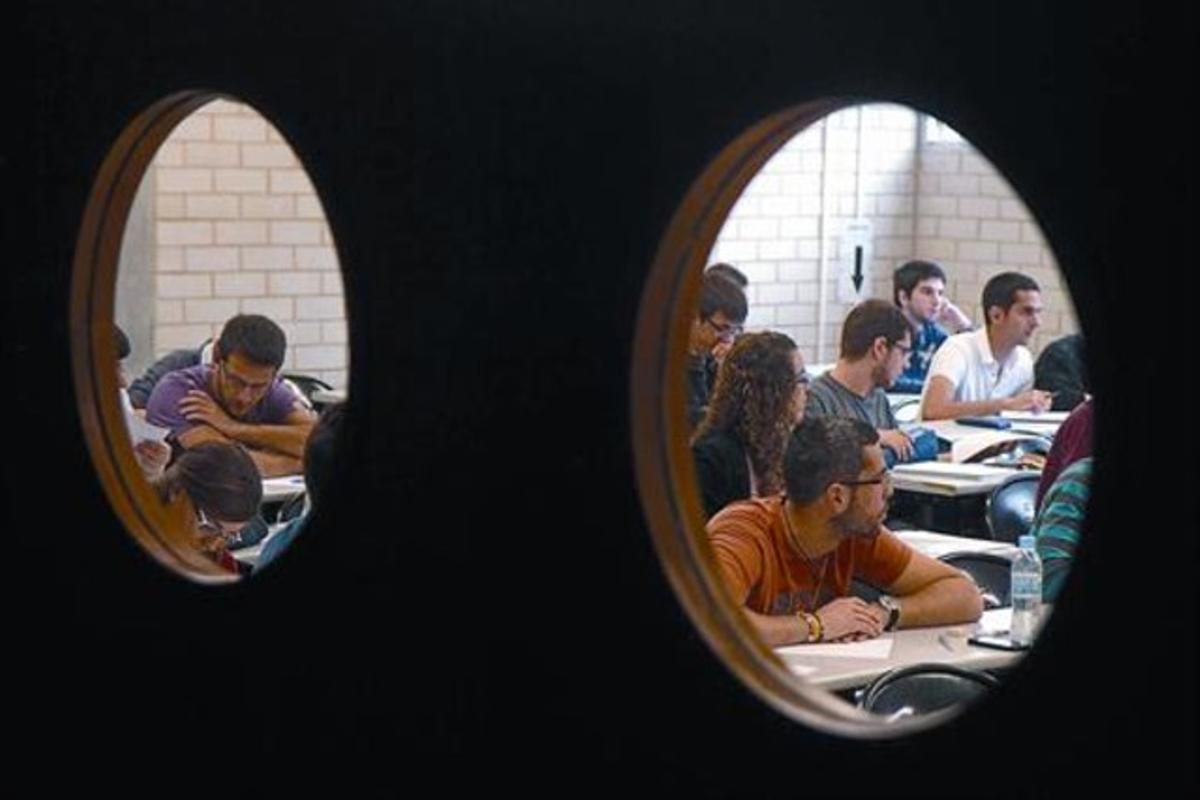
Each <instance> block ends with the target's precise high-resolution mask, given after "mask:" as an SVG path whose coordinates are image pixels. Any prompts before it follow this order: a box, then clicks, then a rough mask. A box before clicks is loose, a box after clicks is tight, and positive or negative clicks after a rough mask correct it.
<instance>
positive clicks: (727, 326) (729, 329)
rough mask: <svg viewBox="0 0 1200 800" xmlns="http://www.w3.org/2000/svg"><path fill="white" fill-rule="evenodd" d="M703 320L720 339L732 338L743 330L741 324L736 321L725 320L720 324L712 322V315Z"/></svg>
mask: <svg viewBox="0 0 1200 800" xmlns="http://www.w3.org/2000/svg"><path fill="white" fill-rule="evenodd" d="M704 321H705V322H707V323H708V324H709V325H710V326H711V327H712V329H713V330H714V331H716V332H717V337H718V338H720V339H734V338H736V337H738V336H740V335H741V333H742V330H743V328H742V326H741V325H739V324H738V323H736V322H725V323H722V324H721V325H718V324H717V323H715V322H713V318H712V317H709V318H707V319H706V320H704Z"/></svg>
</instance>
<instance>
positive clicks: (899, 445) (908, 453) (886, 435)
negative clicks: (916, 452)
mask: <svg viewBox="0 0 1200 800" xmlns="http://www.w3.org/2000/svg"><path fill="white" fill-rule="evenodd" d="M879 444H880V445H881V446H883V447H888V448H891V449H892V451H894V452H895V453H896V460H897V461H908V460H909V459H910V458H912V455H913V443H912V439H910V438H908V434H907V433H905V432H904V431H902V430H899V429H895V430H890V431H880V432H879Z"/></svg>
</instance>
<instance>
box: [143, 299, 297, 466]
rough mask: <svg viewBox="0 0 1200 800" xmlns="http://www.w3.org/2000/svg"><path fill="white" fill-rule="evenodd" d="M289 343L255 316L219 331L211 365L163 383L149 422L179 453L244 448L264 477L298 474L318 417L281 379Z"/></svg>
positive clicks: (150, 405) (157, 388) (174, 375)
mask: <svg viewBox="0 0 1200 800" xmlns="http://www.w3.org/2000/svg"><path fill="white" fill-rule="evenodd" d="M286 350H287V339H286V337H285V336H284V333H283V330H282V329H281V328H280V327H279V326H278V325H276V324H275V323H274V322H272V321H271V320H269V319H267V318H266V317H264V316H261V315H258V314H239V315H237V316H236V317H233V318H232V319H231V320H229V321H228V322H227V323H225V327H224V328H223V329H222V330H221V336H220V338H219V339H217V342H216V345H215V346H214V349H213V363H212V364H201V365H198V366H195V367H188V368H186V369H181V370H176V371H175V372H170V373H168V374H167V375H165V376H164V377H163V378H162V380H160V381H159V382H158V384H157V385H156V386H155V387H154V391H153V392H151V394H150V398H149V399H148V400H147V401H146V421H147V422H150V423H152V424H154V425H159V426H161V427H164V428H168V429H170V431H171V433H170V434H169V436H168V439H169V440H170V441H171V442H172V443H173V444H174V445H175V446H177V447H180V448H183V449H184V450H186V449H188V448H191V447H195V446H196V445H198V444H200V443H201V442H210V441H235V442H241V443H242V444H243V445H245V446H246V448H247V449H248V450H249V451H250V457H251V458H252V459H254V463H255V465H257V466H258V471H259V472H261V473H262V474H263V477H270V476H273V475H291V474H295V473H298V472H301V471H302V470H303V462H302V458H303V454H304V442H305V440H306V439H307V438H308V433H309V431H310V430H311V429H312V426H313V425H314V424H315V422H316V417H315V416H314V415H313V414H312V412H310V411H309V410H308V409H306V408H304V406H303V404H302V403H300V401H299V400H298V399H297V398H296V395H295V394H294V393H293V392H292V391H291V390H290V389H288V388H287V387H286V386H284V385H283V384H282V383H281V382H280V380H279V378H278V373H279V368H280V367H282V366H283V356H284V353H285V351H286Z"/></svg>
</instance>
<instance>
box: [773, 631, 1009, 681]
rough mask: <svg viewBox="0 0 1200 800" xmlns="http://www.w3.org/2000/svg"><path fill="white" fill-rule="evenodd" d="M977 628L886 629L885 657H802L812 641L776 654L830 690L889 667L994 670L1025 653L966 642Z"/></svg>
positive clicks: (871, 677) (870, 677)
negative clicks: (887, 645) (943, 666)
mask: <svg viewBox="0 0 1200 800" xmlns="http://www.w3.org/2000/svg"><path fill="white" fill-rule="evenodd" d="M975 628H976V623H971V624H967V625H944V626H939V627H935V628H910V629H908V630H901V631H894V632H892V633H885V634H884V635H883V636H881V637H879V641H880V642H883V641H887V640H890V642H891V652H890V653H888V655H887V656H886V657H885V658H871V657H861V656H858V657H856V656H853V655H847V656H838V655H819V656H818V655H804V648H805V647H813V646H814V645H791V646H788V647H777V648H775V655H777V656H779V658H780V660H782V661H783V663H784V664H786V665H787V667H788V669H790V670H791V671H792V672H793V673H794V674H796V675H797V676H799V677H801V678H803V679H805V680H806V681H808V682H809V683H811V684H814V685H816V686H820V687H821V688H823V689H829V690H831V691H837V690H840V689H853V688H855V687H858V686H865V685H866V684H868V683H870V682H871V681H872V680H874V679H875V678H877V677H878V676H880V675H882V674H883V673H885V672H887V671H888V670H890V669H894V668H895V667H900V666H905V665H907V664H927V663H937V664H953V665H954V666H957V667H965V668H967V669H997V668H1000V667H1007V666H1010V665H1012V664H1015V663H1016V662H1017V661H1018V660H1020V658H1021V656H1022V655H1023V654H1022V653H1020V652H1013V651H1008V650H996V649H993V648H990V647H979V646H977V645H973V644H969V643H968V642H967V637H969V636H970V635H971V634H972V632H973V631H974V630H975ZM872 641H875V640H872ZM855 644H856V643H850V644H847V645H827V646H826V647H825V652H826V653H828V652H830V649H831V648H837V647H845V648H846V649H847V650H849V651H851V652H853V648H854V645H855ZM857 644H864V643H857ZM815 646H817V647H820V645H815Z"/></svg>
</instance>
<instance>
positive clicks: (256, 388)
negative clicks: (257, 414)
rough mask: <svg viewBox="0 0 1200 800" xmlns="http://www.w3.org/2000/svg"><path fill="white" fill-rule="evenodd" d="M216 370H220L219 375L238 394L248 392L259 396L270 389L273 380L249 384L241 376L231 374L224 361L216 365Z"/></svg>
mask: <svg viewBox="0 0 1200 800" xmlns="http://www.w3.org/2000/svg"><path fill="white" fill-rule="evenodd" d="M217 369H219V370H221V374H222V375H223V376H224V377H225V380H226V381H228V382H229V385H230V386H232V387H233V390H234V391H235V392H238V393H241V392H244V391H246V390H249V391H250V392H251V393H253V394H261V393H263V392H265V391H267V390H268V389H270V388H271V384H272V383H273V382H274V379H272V380H269V381H267V382H266V383H251V382H250V381H248V380H246V379H245V378H243V377H242V376H241V375H236V374H234V373H233V372H231V371H230V370H229V369H228V368H227V367H226V366H225V362H224V361H220V362H218V363H217Z"/></svg>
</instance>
